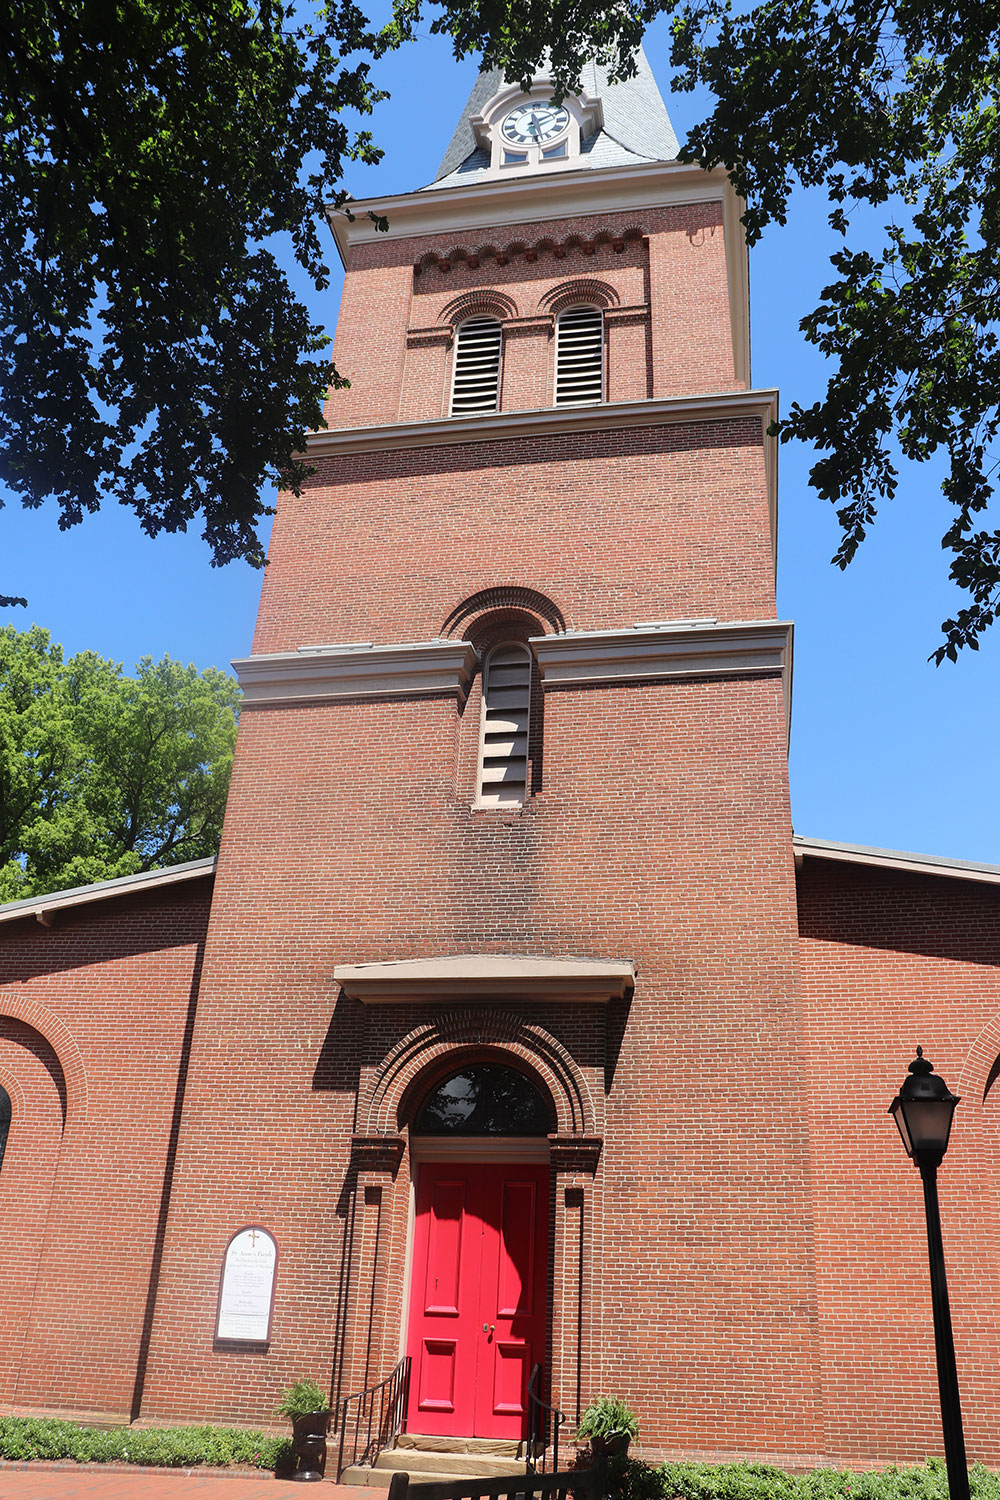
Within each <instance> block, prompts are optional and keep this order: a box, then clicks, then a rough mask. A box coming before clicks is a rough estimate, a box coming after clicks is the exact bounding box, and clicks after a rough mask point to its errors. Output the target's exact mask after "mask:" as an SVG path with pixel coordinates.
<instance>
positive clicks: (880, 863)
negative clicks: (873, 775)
mask: <svg viewBox="0 0 1000 1500" xmlns="http://www.w3.org/2000/svg"><path fill="white" fill-rule="evenodd" d="M792 850H793V852H794V854H795V862H796V864H798V863H799V861H800V860H802V859H806V858H808V859H832V860H839V861H841V862H842V863H845V864H851V865H870V866H874V867H875V868H876V869H881V870H905V871H906V873H907V874H910V875H947V876H950V877H951V878H952V879H954V880H978V881H981V882H982V883H983V884H985V885H1000V865H986V864H979V863H978V862H976V861H975V860H968V859H945V858H943V857H942V856H940V855H934V854H910V853H908V852H907V851H905V850H902V849H872V848H869V847H868V846H867V845H866V844H839V843H836V842H835V841H832V840H830V839H807V838H803V837H801V836H800V835H799V834H796V835H795V837H794V838H793V839H792Z"/></svg>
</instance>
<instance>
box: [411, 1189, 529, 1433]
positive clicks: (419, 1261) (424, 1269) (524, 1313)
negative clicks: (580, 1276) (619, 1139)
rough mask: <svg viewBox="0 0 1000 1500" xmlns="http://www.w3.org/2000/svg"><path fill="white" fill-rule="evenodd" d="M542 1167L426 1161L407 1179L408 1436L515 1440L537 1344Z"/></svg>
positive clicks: (523, 1424)
mask: <svg viewBox="0 0 1000 1500" xmlns="http://www.w3.org/2000/svg"><path fill="white" fill-rule="evenodd" d="M548 1217H549V1169H548V1167H547V1166H542V1165H536V1164H534V1163H530V1164H524V1165H506V1166H499V1165H497V1166H494V1165H493V1164H487V1163H483V1162H476V1163H471V1162H469V1163H465V1162H463V1163H454V1164H451V1163H447V1164H445V1163H431V1162H428V1163H426V1164H424V1165H423V1166H421V1168H420V1175H419V1178H418V1182H417V1205H416V1223H415V1226H414V1247H413V1277H412V1284H411V1293H410V1323H409V1352H410V1356H411V1359H412V1369H411V1375H410V1408H409V1416H408V1423H407V1425H408V1427H409V1430H410V1431H411V1432H425V1433H437V1434H441V1435H445V1436H464V1437H495V1438H522V1437H525V1436H526V1435H527V1385H528V1378H529V1376H530V1374H531V1369H532V1366H533V1365H534V1364H535V1363H536V1362H539V1363H540V1362H541V1360H542V1353H543V1350H544V1347H545V1285H546V1268H547V1260H548V1255H547V1250H548Z"/></svg>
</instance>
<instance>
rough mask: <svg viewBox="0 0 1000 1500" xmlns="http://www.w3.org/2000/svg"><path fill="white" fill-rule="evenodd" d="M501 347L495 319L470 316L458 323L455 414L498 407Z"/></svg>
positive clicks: (453, 402) (453, 393) (453, 403)
mask: <svg viewBox="0 0 1000 1500" xmlns="http://www.w3.org/2000/svg"><path fill="white" fill-rule="evenodd" d="M502 347H503V336H502V334H501V331H500V324H499V323H498V322H497V320H496V318H467V319H466V321H465V322H464V323H460V324H459V325H458V330H457V332H456V334H455V371H454V375H453V378H452V388H451V414H452V416H453V417H464V416H469V415H471V414H473V413H475V412H483V411H496V410H497V409H498V407H499V405H500V354H501V350H502Z"/></svg>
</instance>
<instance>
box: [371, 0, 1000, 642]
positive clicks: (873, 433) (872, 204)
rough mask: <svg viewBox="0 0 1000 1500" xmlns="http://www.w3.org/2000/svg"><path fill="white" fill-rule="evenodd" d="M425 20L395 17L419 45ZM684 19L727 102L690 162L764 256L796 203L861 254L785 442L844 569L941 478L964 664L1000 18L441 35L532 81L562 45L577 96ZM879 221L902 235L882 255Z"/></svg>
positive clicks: (443, 25) (986, 538) (687, 6)
mask: <svg viewBox="0 0 1000 1500" xmlns="http://www.w3.org/2000/svg"><path fill="white" fill-rule="evenodd" d="M422 8H423V0H396V23H395V26H396V35H397V37H398V38H400V39H401V38H403V37H406V36H410V35H412V34H413V31H414V28H415V26H416V25H417V24H418V22H419V20H420V13H421V10H422ZM664 13H665V14H668V15H670V16H671V17H672V18H673V21H672V26H673V31H672V48H671V61H672V63H673V65H674V67H675V68H676V69H677V70H678V71H677V76H676V78H675V79H674V86H675V87H679V88H681V89H691V88H693V87H695V85H697V84H702V85H707V87H708V88H709V89H710V90H711V91H712V93H713V94H714V96H715V101H716V102H715V107H714V109H713V111H712V113H711V115H710V117H709V118H708V119H707V120H706V121H705V122H704V123H703V124H702V125H700V126H699V127H698V128H697V129H695V130H694V131H693V132H692V134H691V136H690V138H689V140H688V141H687V143H686V144H685V147H684V151H683V153H682V154H683V155H684V157H685V159H687V160H692V161H697V162H699V163H701V165H703V166H706V167H712V166H715V165H717V164H719V163H722V164H723V165H724V166H725V167H726V168H727V169H728V171H729V173H730V175H731V177H732V179H733V181H734V183H735V186H736V187H737V189H738V190H739V192H740V193H741V194H742V195H743V196H744V197H745V199H746V204H747V209H746V218H745V223H746V227H747V233H748V237H749V240H750V243H751V244H753V243H754V241H755V240H757V239H758V238H759V236H760V235H761V233H762V232H763V230H764V229H765V228H766V226H768V225H769V224H781V223H784V221H785V216H786V213H787V210H788V203H789V198H790V195H791V193H792V191H793V189H794V187H795V185H796V184H797V183H802V184H806V185H809V186H816V185H821V186H822V187H824V188H825V189H826V191H827V193H828V195H829V200H830V222H831V225H832V226H833V228H834V229H835V230H836V231H837V232H838V233H839V234H840V235H841V236H842V237H843V247H842V248H841V249H839V250H838V251H837V253H836V254H835V255H834V256H833V257H832V266H833V272H834V276H833V279H832V280H831V281H830V283H829V285H828V286H826V287H825V288H824V290H823V292H822V294H821V295H822V301H821V302H820V305H819V306H818V307H817V308H816V309H815V311H813V312H812V313H810V314H809V315H808V316H807V317H805V318H804V319H803V321H802V325H801V326H802V329H803V332H804V333H805V335H806V338H807V340H808V341H809V342H810V343H812V344H815V345H816V346H817V347H818V348H819V349H821V350H822V351H823V353H824V354H825V355H827V356H828V357H829V359H830V362H831V363H830V370H831V373H830V377H829V382H828V386H827V390H826V393H825V395H824V396H823V397H822V399H821V400H819V401H817V402H815V403H813V404H812V405H811V406H808V407H801V406H798V405H794V406H793V407H792V408H791V411H790V413H789V415H788V417H787V418H785V419H784V421H783V422H781V423H780V426H779V431H780V435H781V437H782V438H783V439H785V440H788V439H791V438H803V439H805V440H807V441H808V442H811V443H813V444H815V446H816V447H817V449H818V450H819V452H820V457H819V459H818V461H817V462H816V464H815V466H814V467H813V469H812V472H811V476H810V477H811V480H812V483H813V484H814V485H815V487H816V488H817V490H818V491H819V493H820V495H822V496H824V497H825V498H827V499H829V500H830V501H832V502H833V504H834V505H835V506H836V507H837V515H838V519H839V521H840V524H841V528H842V537H841V543H840V546H839V548H838V551H837V553H836V555H835V558H834V561H835V562H836V563H838V564H839V565H840V566H841V567H846V565H847V564H848V563H849V562H850V560H851V558H852V557H853V556H854V555H855V552H856V551H857V548H858V546H859V544H860V543H861V541H862V540H863V539H864V537H865V534H866V532H867V530H868V528H869V527H870V526H871V524H872V522H873V521H874V519H875V517H876V514H877V510H878V506H879V504H880V502H881V501H882V500H884V499H886V498H891V497H893V496H894V495H895V494H896V492H897V488H898V484H899V471H898V455H899V454H900V453H902V454H903V455H904V456H905V457H906V458H907V459H913V460H917V461H918V462H922V461H925V460H928V459H931V458H933V457H934V456H935V455H937V456H938V458H939V460H940V461H942V464H943V469H944V479H943V484H942V488H943V492H944V494H945V496H946V498H947V500H948V501H949V502H950V504H951V507H952V510H951V512H950V522H949V525H948V527H947V529H946V531H945V534H944V536H943V537H942V546H943V548H944V549H945V551H946V553H947V554H948V556H949V561H950V576H951V577H952V578H953V579H954V580H955V581H956V582H957V583H958V584H959V585H960V586H961V588H962V589H964V590H966V592H967V594H968V597H969V601H970V602H969V604H968V606H967V607H963V608H962V609H960V610H959V611H958V612H957V613H956V615H955V617H954V618H953V619H949V620H946V621H945V622H944V624H943V626H942V630H943V632H944V640H943V642H942V644H941V646H940V647H939V649H938V650H937V651H936V652H935V657H936V659H937V660H938V661H941V660H942V659H943V658H944V657H950V658H951V659H952V660H954V658H955V656H956V655H957V652H958V649H959V648H960V647H961V646H964V645H968V646H973V647H975V646H976V645H977V644H978V639H979V636H980V635H981V633H982V632H983V631H984V630H985V629H986V628H987V627H988V626H989V625H991V624H992V623H993V620H994V618H995V616H996V614H997V612H998V609H1000V531H998V530H996V529H992V528H991V527H990V526H989V525H988V523H987V517H986V516H985V514H984V513H985V512H986V510H987V508H988V506H989V503H990V500H991V497H992V496H993V492H994V484H995V475H996V471H997V466H998V463H1000V444H998V443H997V435H998V428H1000V406H998V402H1000V345H998V342H997V328H998V320H1000V270H998V267H1000V150H998V147H1000V115H998V103H997V97H998V84H1000V51H998V47H1000V12H998V11H997V9H996V8H995V7H994V6H992V5H983V4H979V3H973V0H953V3H950V4H947V5H946V4H944V3H942V0H878V3H873V0H758V3H750V4H747V3H745V0H736V3H733V0H642V3H639V4H635V5H628V6H625V5H613V6H607V5H605V4H604V0H524V4H523V5H520V6H519V7H518V9H517V12H516V17H517V19H516V22H512V20H511V16H512V12H511V11H510V9H509V7H508V6H507V4H506V0H502V3H501V0H442V6H441V10H440V13H438V14H437V15H436V16H435V19H434V21H433V23H432V28H431V29H432V30H438V31H443V32H446V33H450V34H451V35H452V36H453V37H454V40H455V46H456V50H457V51H459V52H466V51H474V50H477V49H478V48H482V49H483V50H484V53H485V60H486V61H487V62H488V63H494V64H500V65H502V66H504V67H506V68H508V69H509V70H510V71H511V72H512V73H513V74H514V75H515V76H518V77H528V76H530V74H531V73H532V71H533V70H534V68H535V67H536V65H537V63H538V60H539V58H540V56H541V52H542V48H543V47H545V46H549V47H550V48H551V56H552V59H553V62H554V65H555V68H556V71H557V76H558V77H559V79H560V82H561V84H562V85H564V86H566V87H572V86H573V84H574V82H575V80H576V78H577V77H578V70H579V66H580V63H581V61H582V60H583V59H584V58H585V57H587V56H588V55H590V54H594V55H598V56H601V57H603V59H604V60H605V61H607V62H610V63H611V64H612V66H613V68H614V70H615V71H616V72H617V73H618V74H619V75H627V74H628V72H629V70H630V64H629V54H630V52H631V50H632V49H633V48H634V47H635V45H636V43H637V42H638V41H639V39H640V37H641V35H642V33H643V31H644V30H645V27H646V26H647V25H648V23H649V22H650V21H651V20H652V19H653V18H654V16H656V15H660V14H664ZM859 209H860V210H861V211H862V213H861V218H862V220H863V224H864V227H863V228H859V229H853V228H852V212H853V213H854V216H855V218H857V217H858V213H857V211H858V210H859ZM871 210H874V211H875V213H876V214H877V215H878V216H879V218H880V219H881V221H882V223H883V226H884V229H883V232H882V235H881V237H880V238H881V243H878V239H879V236H876V239H875V243H874V246H873V244H872V233H871V229H870V224H871V222H872V213H871Z"/></svg>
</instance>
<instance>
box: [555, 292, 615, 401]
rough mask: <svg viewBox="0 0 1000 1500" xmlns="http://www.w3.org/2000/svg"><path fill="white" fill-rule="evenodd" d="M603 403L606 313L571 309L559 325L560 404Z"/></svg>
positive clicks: (560, 317) (557, 340)
mask: <svg viewBox="0 0 1000 1500" xmlns="http://www.w3.org/2000/svg"><path fill="white" fill-rule="evenodd" d="M603 400H604V314H603V313H602V311H601V309H600V308H599V307H568V308H567V309H566V311H565V312H564V313H560V315H559V320H558V322H557V324H556V405H557V406H589V405H594V404H597V403H599V402H601V401H603Z"/></svg>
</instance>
